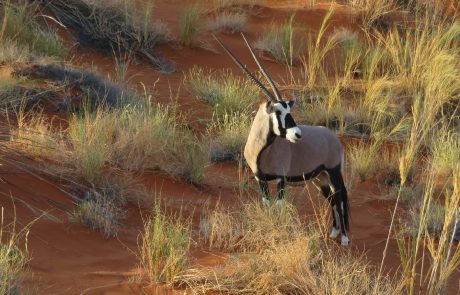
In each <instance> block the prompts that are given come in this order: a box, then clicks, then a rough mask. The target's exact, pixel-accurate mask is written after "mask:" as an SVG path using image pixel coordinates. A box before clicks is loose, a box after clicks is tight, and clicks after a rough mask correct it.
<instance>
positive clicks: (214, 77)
mask: <svg viewBox="0 0 460 295" xmlns="http://www.w3.org/2000/svg"><path fill="white" fill-rule="evenodd" d="M187 79H188V82H189V85H190V87H191V88H192V89H193V91H194V92H195V93H196V95H197V96H198V98H200V99H202V100H204V101H206V102H208V103H210V104H211V105H212V106H213V108H214V111H215V113H216V114H217V116H219V117H221V116H223V115H225V114H232V113H235V112H237V113H240V114H248V113H250V112H252V110H253V107H254V106H255V105H256V104H257V102H258V101H259V88H258V87H257V86H255V85H254V84H253V83H252V81H251V80H249V79H247V78H243V77H239V76H236V75H234V74H233V73H232V72H230V71H226V70H222V71H206V70H203V69H201V68H197V67H194V68H193V69H192V70H190V72H189V73H188V74H187Z"/></svg>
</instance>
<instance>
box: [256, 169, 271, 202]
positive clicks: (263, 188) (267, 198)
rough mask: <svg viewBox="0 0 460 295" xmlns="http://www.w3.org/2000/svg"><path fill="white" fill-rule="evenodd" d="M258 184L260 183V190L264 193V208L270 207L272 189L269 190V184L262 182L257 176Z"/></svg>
mask: <svg viewBox="0 0 460 295" xmlns="http://www.w3.org/2000/svg"><path fill="white" fill-rule="evenodd" d="M256 180H257V183H259V187H260V190H261V191H262V204H263V205H264V207H270V189H269V188H268V182H266V181H265V180H260V179H259V178H258V177H257V176H256Z"/></svg>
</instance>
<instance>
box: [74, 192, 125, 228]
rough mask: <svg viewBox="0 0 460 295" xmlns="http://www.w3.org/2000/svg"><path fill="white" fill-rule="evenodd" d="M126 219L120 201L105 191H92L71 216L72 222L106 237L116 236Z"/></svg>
mask: <svg viewBox="0 0 460 295" xmlns="http://www.w3.org/2000/svg"><path fill="white" fill-rule="evenodd" d="M123 218H124V213H123V210H122V209H121V208H120V204H119V200H116V197H114V196H113V195H111V194H110V192H107V191H103V192H102V193H100V192H97V191H96V190H92V191H90V192H88V193H87V194H86V198H85V199H84V200H83V201H82V202H81V203H80V204H78V207H77V208H76V209H75V210H74V211H73V212H72V213H71V214H70V216H69V219H70V220H71V221H72V222H79V223H82V224H84V225H87V226H89V227H90V228H92V229H94V230H97V231H99V232H101V233H102V234H103V235H104V236H105V237H113V236H116V234H117V231H118V228H119V226H120V225H121V220H122V219H123Z"/></svg>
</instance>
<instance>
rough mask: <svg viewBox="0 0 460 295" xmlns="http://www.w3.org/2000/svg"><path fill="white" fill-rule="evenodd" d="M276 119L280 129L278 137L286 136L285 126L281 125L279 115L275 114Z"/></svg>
mask: <svg viewBox="0 0 460 295" xmlns="http://www.w3.org/2000/svg"><path fill="white" fill-rule="evenodd" d="M276 120H278V129H279V130H280V137H281V138H286V128H283V125H281V116H279V115H277V116H276Z"/></svg>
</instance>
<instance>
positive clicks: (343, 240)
mask: <svg viewBox="0 0 460 295" xmlns="http://www.w3.org/2000/svg"><path fill="white" fill-rule="evenodd" d="M341 244H342V246H348V245H349V244H350V239H349V238H348V237H347V236H345V235H342V241H341Z"/></svg>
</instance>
